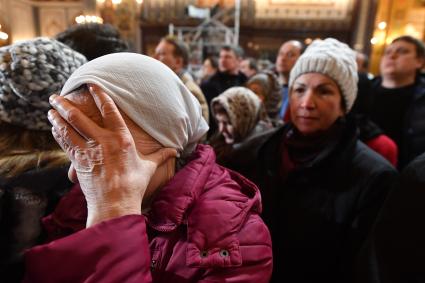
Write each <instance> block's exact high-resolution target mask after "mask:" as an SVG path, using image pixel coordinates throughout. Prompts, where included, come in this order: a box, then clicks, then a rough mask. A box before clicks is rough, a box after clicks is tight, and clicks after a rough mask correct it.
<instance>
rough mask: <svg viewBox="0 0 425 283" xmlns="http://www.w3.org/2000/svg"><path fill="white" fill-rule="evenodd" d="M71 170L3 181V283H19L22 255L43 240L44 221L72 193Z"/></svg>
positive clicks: (32, 173)
mask: <svg viewBox="0 0 425 283" xmlns="http://www.w3.org/2000/svg"><path fill="white" fill-rule="evenodd" d="M67 173H68V166H64V167H59V168H52V169H38V170H31V171H28V172H26V173H23V174H21V175H20V176H18V177H14V178H10V179H5V178H0V191H1V193H0V225H1V226H0V227H1V228H0V281H2V282H3V280H5V281H4V282H8V283H11V282H20V276H21V275H22V272H20V271H19V270H20V269H21V268H22V267H21V264H22V254H23V252H24V250H25V249H27V248H29V247H32V246H34V245H35V244H37V243H39V242H40V241H41V238H42V234H41V231H42V227H41V222H40V220H41V218H42V217H44V216H46V215H47V214H49V213H51V212H52V211H53V209H54V207H55V206H56V204H57V203H58V201H59V199H60V197H61V196H62V195H64V194H65V193H66V192H68V191H69V190H70V189H71V186H72V183H71V182H70V181H69V180H68V175H67Z"/></svg>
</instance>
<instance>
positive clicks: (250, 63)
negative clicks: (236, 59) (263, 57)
mask: <svg viewBox="0 0 425 283" xmlns="http://www.w3.org/2000/svg"><path fill="white" fill-rule="evenodd" d="M244 60H248V66H249V68H250V69H251V70H255V71H258V67H257V60H255V59H254V58H252V57H246V58H245V59H244Z"/></svg>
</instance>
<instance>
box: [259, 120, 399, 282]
mask: <svg viewBox="0 0 425 283" xmlns="http://www.w3.org/2000/svg"><path fill="white" fill-rule="evenodd" d="M291 127H293V126H292V125H291V124H287V125H285V126H284V127H282V128H280V129H279V130H277V131H276V132H275V133H274V134H272V135H270V134H268V135H269V138H268V140H267V142H266V143H265V144H263V145H262V146H261V147H260V148H259V151H258V153H257V158H256V159H255V160H254V162H252V163H253V164H255V166H256V170H255V172H253V173H252V174H251V177H252V178H253V180H254V182H255V183H256V184H257V185H259V187H260V190H261V194H262V196H263V207H264V210H263V215H262V217H263V219H264V220H265V222H266V224H267V225H268V226H269V228H270V230H271V233H272V241H273V252H274V253H273V256H274V273H273V279H272V281H271V282H297V283H301V282H328V283H331V282H338V283H340V282H346V281H345V278H346V277H349V276H350V274H351V268H352V266H353V262H354V259H355V257H356V255H357V253H358V251H359V250H360V247H361V246H362V244H363V242H364V240H365V238H366V236H367V234H368V232H369V229H370V228H371V226H372V223H373V222H374V220H375V217H376V215H377V212H378V210H379V208H380V207H381V204H382V202H383V200H384V198H385V196H386V194H387V191H388V190H389V188H390V186H391V184H392V183H393V182H394V180H395V178H396V177H397V172H396V170H395V169H394V168H393V167H392V166H391V165H390V164H389V163H388V162H387V161H386V160H384V159H383V158H382V157H381V156H379V155H378V154H376V153H375V152H373V151H372V150H370V149H369V148H368V147H367V146H366V145H364V144H363V143H362V142H360V141H358V139H357V135H356V127H355V126H354V125H352V124H351V123H348V124H347V125H346V128H345V130H344V131H343V134H342V136H341V137H340V139H339V140H337V141H336V142H335V143H334V144H333V145H328V146H327V147H326V148H325V149H323V150H322V152H321V153H320V154H319V157H317V158H316V159H315V160H314V161H313V163H312V164H311V166H309V167H304V168H299V169H295V170H294V171H291V172H290V173H289V175H288V176H287V178H285V179H284V180H283V178H282V176H281V173H280V170H279V168H280V167H281V166H280V165H281V160H282V158H281V156H282V152H281V144H282V139H283V137H284V135H285V133H286V132H287V131H288V130H289V129H290V128H291Z"/></svg>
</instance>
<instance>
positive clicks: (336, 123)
mask: <svg viewBox="0 0 425 283" xmlns="http://www.w3.org/2000/svg"><path fill="white" fill-rule="evenodd" d="M189 63H190V52H189V49H188V47H187V45H186V44H185V43H184V42H182V41H180V40H178V39H177V38H175V37H172V36H165V37H163V38H162V39H161V40H160V41H159V42H158V45H157V46H156V48H155V54H152V56H151V57H149V56H146V55H142V54H137V53H133V52H130V50H129V47H128V45H127V44H126V43H125V41H123V40H122V39H121V38H120V35H119V33H118V32H117V31H116V30H115V29H114V28H113V27H112V26H110V25H102V24H84V25H77V26H75V27H72V28H70V29H68V30H66V31H64V32H62V33H60V34H58V35H57V36H56V37H55V38H35V39H31V40H26V41H22V42H17V43H14V44H12V45H9V46H5V47H2V48H0V129H1V132H0V164H1V166H0V182H1V184H2V185H1V186H0V225H1V229H0V281H1V282H29V283H30V282H176V283H178V282H260V283H261V282H264V283H267V282H273V283H274V282H279V283H280V282H283V283H285V282H289V283H308V282H329V283H332V282H335V283H344V282H347V283H360V282H366V283H368V282H370V283H372V282H374V283H390V282H400V283H401V282H425V269H424V268H423V257H424V256H423V255H424V254H425V253H424V252H423V251H424V250H425V244H424V243H423V238H424V237H423V236H425V229H424V228H422V226H423V225H421V224H420V223H421V222H422V221H423V219H422V218H423V217H422V214H421V213H422V212H423V210H424V208H425V206H424V205H423V200H424V198H425V196H424V190H423V187H424V186H425V178H424V177H423V174H424V172H425V114H423V113H422V112H421V111H425V76H424V74H423V73H422V71H423V68H424V66H425V47H424V43H423V42H421V41H420V40H418V39H416V38H414V37H412V36H408V35H403V36H400V37H398V38H395V39H394V40H393V41H392V42H391V43H390V44H388V46H386V49H385V52H384V54H383V56H382V59H381V63H380V75H379V76H377V77H373V76H372V75H371V74H369V73H368V72H367V71H368V70H367V64H368V63H367V56H366V55H364V54H360V53H358V52H355V51H354V50H353V49H351V48H350V47H349V46H348V45H347V44H345V43H342V42H340V41H338V40H336V39H333V38H327V39H324V40H315V41H313V42H312V43H311V44H310V45H308V46H304V44H303V43H302V42H300V41H298V40H289V41H286V42H283V44H282V45H281V47H280V48H279V50H278V53H277V54H276V62H275V64H273V66H271V67H268V68H266V69H264V68H263V67H261V66H260V64H258V61H257V60H256V59H255V58H251V57H245V56H244V52H243V50H242V48H240V47H238V46H233V45H223V47H222V48H221V49H220V51H219V54H210V55H209V56H208V57H206V58H205V61H204V63H203V67H202V75H201V76H200V77H199V78H198V77H194V76H193V74H191V73H190V71H189V69H188V68H187V67H188V64H189ZM424 113H425V112H424ZM422 119H424V120H423V121H422Z"/></svg>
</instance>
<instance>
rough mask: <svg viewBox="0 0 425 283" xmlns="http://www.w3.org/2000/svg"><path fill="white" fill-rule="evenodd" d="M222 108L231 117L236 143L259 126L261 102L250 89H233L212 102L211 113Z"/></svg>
mask: <svg viewBox="0 0 425 283" xmlns="http://www.w3.org/2000/svg"><path fill="white" fill-rule="evenodd" d="M217 105H219V106H221V107H222V108H223V109H224V110H225V111H226V113H227V115H228V116H229V120H230V123H231V124H232V126H233V129H234V131H235V139H236V141H241V140H243V139H244V138H245V137H246V136H248V134H249V133H250V132H251V131H252V130H253V129H254V127H255V126H256V125H257V123H258V120H259V119H260V110H261V106H262V103H261V100H260V98H258V96H257V95H256V94H255V93H254V92H252V91H251V90H250V89H248V88H245V87H231V88H229V89H228V90H226V91H225V92H223V93H222V94H220V95H219V96H217V97H216V98H214V99H213V100H212V101H211V111H212V113H213V115H214V116H215V114H216V112H215V109H214V108H215V107H216V106H217Z"/></svg>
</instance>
